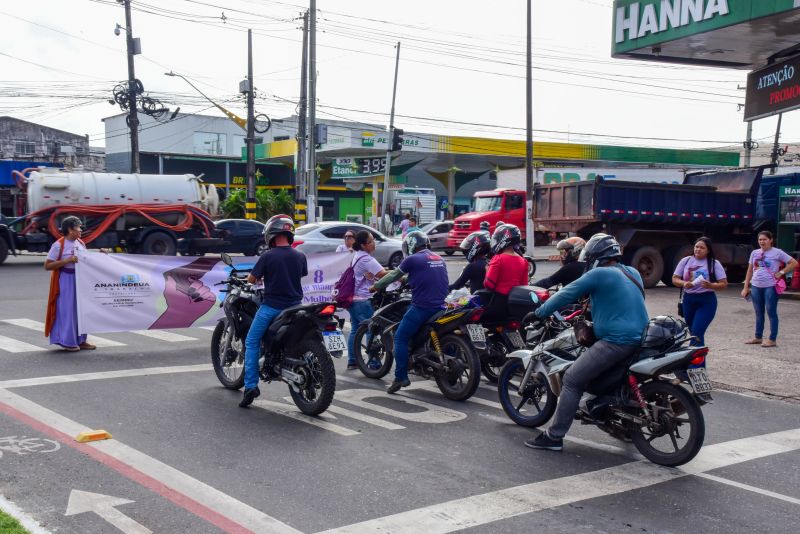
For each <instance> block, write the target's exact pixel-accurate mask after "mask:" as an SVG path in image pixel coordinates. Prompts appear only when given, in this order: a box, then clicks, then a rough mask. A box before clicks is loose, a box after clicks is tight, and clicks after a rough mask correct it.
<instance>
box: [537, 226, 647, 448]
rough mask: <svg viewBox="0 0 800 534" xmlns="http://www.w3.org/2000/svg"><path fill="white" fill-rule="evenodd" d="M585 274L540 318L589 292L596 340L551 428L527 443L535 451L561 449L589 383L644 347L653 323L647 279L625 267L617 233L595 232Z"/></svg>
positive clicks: (572, 372) (577, 366) (571, 374)
mask: <svg viewBox="0 0 800 534" xmlns="http://www.w3.org/2000/svg"><path fill="white" fill-rule="evenodd" d="M580 260H581V261H584V262H585V263H586V272H585V274H584V275H583V276H581V277H580V278H578V279H577V280H576V281H574V282H572V283H571V284H569V285H567V286H566V287H564V288H562V289H561V291H559V292H558V293H556V294H555V295H553V296H552V297H550V299H549V300H547V302H545V303H544V304H543V305H542V306H541V307H540V308H539V309H537V310H536V316H537V317H539V318H545V317H548V316H549V315H551V314H552V313H553V312H555V311H558V310H559V309H560V308H562V307H564V306H566V305H568V304H572V303H574V302H577V301H578V300H579V299H580V298H582V297H583V296H584V295H588V296H589V299H590V301H591V309H592V319H593V321H594V333H595V336H596V337H597V341H596V342H595V343H594V344H593V345H592V346H591V347H589V348H588V349H587V350H586V351H585V352H584V353H583V354H581V355H580V356H579V357H578V359H577V360H575V363H574V364H573V365H572V367H570V368H569V369H568V370H567V372H566V373H565V374H564V379H563V385H562V389H561V396H560V397H559V400H558V407H557V408H556V413H555V417H554V418H553V422H552V424H551V425H550V428H548V429H547V430H546V431H544V432H542V433H541V434H539V436H537V437H536V438H533V439H529V440H527V441H526V442H525V445H526V446H528V447H531V448H533V449H548V450H554V451H560V450H561V449H562V448H563V439H564V436H565V435H566V433H567V431H568V430H569V428H570V426H571V425H572V421H573V419H574V417H575V413H576V412H577V410H578V404H579V403H580V399H581V395H582V394H583V392H584V391H585V389H586V387H587V385H588V384H589V383H590V382H591V381H592V380H593V379H594V378H596V377H598V376H600V374H602V373H603V372H604V371H606V370H607V369H609V368H611V367H613V366H614V365H617V364H618V363H620V362H623V361H625V360H626V359H627V358H629V357H630V356H632V355H633V353H634V352H635V351H636V350H637V349H638V348H639V346H640V344H641V339H642V332H643V331H644V328H645V326H647V322H648V319H649V318H648V314H647V308H645V305H644V289H643V285H642V278H641V276H640V275H639V273H638V271H636V269H633V268H632V267H626V266H623V265H621V264H620V263H619V262H620V261H621V260H622V248H621V247H620V245H619V243H618V242H617V240H616V239H614V237H612V236H610V235H607V234H595V235H593V236H592V238H591V239H589V241H588V242H587V243H586V246H585V247H584V249H583V252H582V253H581V258H580Z"/></svg>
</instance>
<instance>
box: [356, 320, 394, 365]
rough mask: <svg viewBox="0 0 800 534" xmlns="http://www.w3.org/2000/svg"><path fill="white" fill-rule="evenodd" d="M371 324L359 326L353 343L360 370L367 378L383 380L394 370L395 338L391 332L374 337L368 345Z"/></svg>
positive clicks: (366, 323)
mask: <svg viewBox="0 0 800 534" xmlns="http://www.w3.org/2000/svg"><path fill="white" fill-rule="evenodd" d="M369 328H370V323H369V322H364V323H361V324H360V325H359V326H358V330H356V337H355V339H354V341H353V351H354V352H355V359H356V363H358V368H359V369H361V372H362V373H363V374H364V376H366V377H367V378H378V379H380V378H383V377H384V376H386V374H387V373H388V372H389V370H390V369H391V368H392V363H393V362H394V355H393V353H392V349H393V346H394V337H393V336H392V334H391V332H386V333H384V334H381V335H378V336H373V337H372V339H370V341H369V343H367V339H369V336H368V335H367V334H368V332H369Z"/></svg>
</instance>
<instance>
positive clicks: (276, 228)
mask: <svg viewBox="0 0 800 534" xmlns="http://www.w3.org/2000/svg"><path fill="white" fill-rule="evenodd" d="M264 239H265V240H266V242H267V245H268V246H269V250H267V251H266V252H264V254H262V255H261V257H260V258H258V261H257V262H256V265H255V267H253V270H252V271H250V274H249V275H248V276H247V281H248V282H250V283H251V284H254V283H256V282H257V281H258V280H261V279H263V280H264V293H263V296H262V298H261V306H259V308H258V312H256V316H255V317H254V318H253V324H252V325H250V330H249V331H248V332H247V339H246V340H245V344H244V345H245V353H244V396H243V397H242V401H241V402H240V403H239V406H240V407H241V408H247V407H248V406H250V405H251V404H253V401H254V400H255V399H256V397H258V396H259V395H260V394H261V391H259V389H258V358H259V356H260V351H261V338H263V337H264V334H265V333H266V331H267V329H268V328H269V325H270V324H271V323H272V321H273V320H274V319H275V317H277V316H278V315H279V314H280V313H281V312H282V311H283V310H285V309H286V308H289V307H291V306H297V305H298V304H300V303H301V302H302V301H303V288H302V286H301V284H300V280H301V279H302V278H303V277H304V276H306V275H307V274H308V263H307V262H306V257H305V254H303V253H302V252H300V251H298V250H295V249H293V248H292V242H293V241H294V221H292V219H291V218H290V217H289V216H288V215H275V216H274V217H271V218H270V219H269V220H268V221H267V224H266V225H265V226H264Z"/></svg>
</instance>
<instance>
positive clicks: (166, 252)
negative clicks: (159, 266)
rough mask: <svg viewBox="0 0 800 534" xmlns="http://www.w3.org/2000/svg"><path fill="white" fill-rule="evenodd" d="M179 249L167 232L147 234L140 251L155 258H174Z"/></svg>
mask: <svg viewBox="0 0 800 534" xmlns="http://www.w3.org/2000/svg"><path fill="white" fill-rule="evenodd" d="M177 249H178V245H177V243H175V239H173V237H172V236H171V235H169V234H168V233H166V232H153V233H151V234H147V237H145V238H144V241H142V245H141V247H139V250H141V251H142V254H152V255H155V256H174V255H175V252H176V251H177Z"/></svg>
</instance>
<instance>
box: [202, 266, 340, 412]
mask: <svg viewBox="0 0 800 534" xmlns="http://www.w3.org/2000/svg"><path fill="white" fill-rule="evenodd" d="M222 261H223V262H224V263H225V264H226V265H227V266H228V267H230V273H229V276H228V278H227V279H226V280H223V281H222V282H219V283H218V284H217V285H227V286H228V287H227V289H225V290H223V292H224V293H226V295H225V299H224V300H223V301H222V303H221V304H220V306H221V307H222V308H223V309H224V311H225V317H224V318H222V319H220V320H219V321H218V322H217V326H216V327H215V328H214V333H213V335H212V336H211V363H212V365H213V366H214V372H215V373H216V375H217V378H218V379H219V381H220V382H221V383H222V385H223V386H225V387H226V388H228V389H234V390H235V389H240V388H241V387H242V386H243V385H244V356H245V346H244V343H245V339H246V338H247V332H248V331H249V330H250V325H251V324H252V323H253V318H254V317H255V315H256V312H257V311H258V307H259V305H260V303H261V290H260V289H256V288H255V287H254V286H253V285H252V284H249V283H247V281H246V280H245V279H244V278H242V277H241V275H242V274H243V273H246V272H247V271H246V270H237V269H236V267H235V266H234V265H233V262H232V261H231V258H230V256H228V255H227V254H225V253H223V254H222ZM335 311H336V306H335V305H334V304H333V303H331V302H320V303H314V304H300V305H298V306H292V307H290V308H287V309H285V310H283V311H282V312H281V313H280V315H278V316H277V317H276V318H275V319H274V320H273V321H272V323H271V324H270V326H269V329H268V331H267V334H266V335H265V336H264V339H262V340H261V350H260V357H259V364H258V367H259V375H260V377H261V380H263V381H266V382H271V381H273V380H280V381H282V382H286V383H287V384H288V385H289V394H290V395H291V397H292V400H293V401H294V403H295V404H296V405H297V407H298V408H299V409H300V411H302V412H303V413H304V414H307V415H319V414H321V413H322V412H324V411H325V410H327V409H328V406H330V404H331V402H332V401H333V394H334V391H335V389H336V371H335V369H334V367H333V360H332V359H331V356H333V357H336V358H341V357H342V355H343V354H344V350H345V349H346V348H347V343H346V342H345V339H344V335H342V331H341V329H340V323H339V321H338V320H337V319H336V316H335V315H334V313H335Z"/></svg>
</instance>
